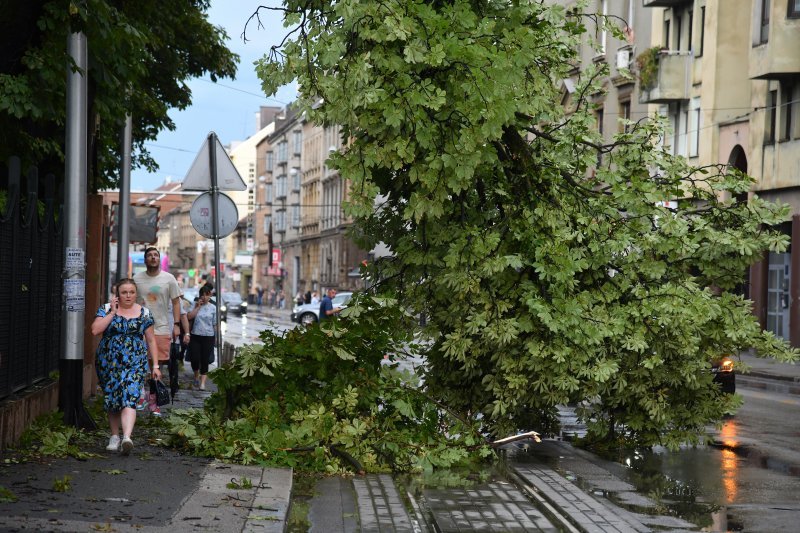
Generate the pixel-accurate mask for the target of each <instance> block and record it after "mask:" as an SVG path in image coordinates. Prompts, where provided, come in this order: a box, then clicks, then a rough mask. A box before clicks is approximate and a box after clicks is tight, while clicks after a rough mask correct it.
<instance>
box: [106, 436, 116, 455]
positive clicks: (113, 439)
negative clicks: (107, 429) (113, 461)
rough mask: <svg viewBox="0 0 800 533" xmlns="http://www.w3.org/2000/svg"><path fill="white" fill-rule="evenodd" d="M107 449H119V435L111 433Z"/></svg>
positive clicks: (111, 450)
mask: <svg viewBox="0 0 800 533" xmlns="http://www.w3.org/2000/svg"><path fill="white" fill-rule="evenodd" d="M106 450H108V451H110V452H115V451H117V450H119V435H111V438H110V439H108V446H106Z"/></svg>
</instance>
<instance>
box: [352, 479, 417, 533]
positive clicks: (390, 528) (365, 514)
mask: <svg viewBox="0 0 800 533" xmlns="http://www.w3.org/2000/svg"><path fill="white" fill-rule="evenodd" d="M353 488H354V489H355V492H356V501H357V502H358V516H359V519H360V521H361V531H362V532H363V533H392V532H397V533H411V532H413V531H414V528H413V527H412V524H411V518H410V517H409V515H408V511H406V508H405V505H403V502H402V501H401V500H400V493H399V492H398V491H397V487H396V486H395V484H394V481H393V480H392V477H391V476H390V475H388V474H369V475H367V476H364V477H363V478H359V479H354V480H353Z"/></svg>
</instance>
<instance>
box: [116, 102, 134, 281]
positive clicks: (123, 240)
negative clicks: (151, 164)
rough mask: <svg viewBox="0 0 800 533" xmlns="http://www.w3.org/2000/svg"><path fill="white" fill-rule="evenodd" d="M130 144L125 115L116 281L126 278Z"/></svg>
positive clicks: (130, 126)
mask: <svg viewBox="0 0 800 533" xmlns="http://www.w3.org/2000/svg"><path fill="white" fill-rule="evenodd" d="M132 144H133V118H132V117H131V116H130V115H126V116H125V128H124V129H123V130H122V168H120V182H119V206H118V209H117V280H120V279H122V278H126V277H128V245H129V244H130V210H131V208H130V205H131V145H132Z"/></svg>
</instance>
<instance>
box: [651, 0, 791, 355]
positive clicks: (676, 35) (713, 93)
mask: <svg viewBox="0 0 800 533" xmlns="http://www.w3.org/2000/svg"><path fill="white" fill-rule="evenodd" d="M643 5H644V6H645V7H647V8H652V13H653V15H652V25H653V35H652V41H651V44H652V46H653V48H652V49H651V50H650V51H651V52H652V53H653V55H652V57H653V58H654V59H655V63H656V65H655V66H656V73H655V76H654V79H653V80H651V83H650V84H649V85H646V84H643V85H645V86H644V87H642V90H641V91H640V94H641V98H642V100H643V101H645V102H647V103H650V104H656V105H658V110H659V112H660V113H661V114H664V115H666V116H668V117H669V120H670V124H671V126H672V135H671V137H670V138H669V139H667V141H666V144H667V146H669V147H670V149H671V150H672V151H673V152H674V153H676V154H679V155H683V156H685V157H687V158H688V159H689V161H690V163H692V164H694V165H707V164H717V163H723V164H727V165H729V166H730V167H733V168H737V169H739V170H741V171H743V172H746V173H748V174H749V175H751V176H752V177H753V178H755V180H756V183H755V185H754V187H753V189H752V192H751V194H755V195H758V196H759V197H761V198H764V199H767V200H771V201H778V202H782V203H785V204H788V205H789V206H790V207H791V219H790V220H789V221H787V222H786V223H784V224H783V225H782V226H781V227H780V228H778V229H780V231H783V232H784V233H786V234H787V235H788V236H789V237H790V238H791V239H792V241H794V240H795V239H796V238H800V218H798V217H800V118H799V117H798V115H800V107H798V106H800V104H799V103H798V102H800V0H643ZM743 199H744V198H741V200H743ZM799 242H800V241H799ZM745 278H746V283H745V284H744V287H743V292H744V295H745V296H747V297H749V298H750V299H751V300H753V303H754V309H753V312H754V314H755V315H756V316H757V317H758V319H759V321H760V323H761V325H762V327H763V328H765V329H768V330H770V331H772V332H773V333H775V334H776V335H777V336H779V337H783V338H785V339H787V340H789V341H790V342H791V343H792V345H794V346H800V254H795V255H794V256H792V250H791V248H790V249H789V250H787V251H786V252H785V253H770V254H768V256H767V257H765V258H764V259H763V260H762V261H759V262H758V263H756V264H755V265H754V266H753V267H752V268H751V269H750V272H749V276H745Z"/></svg>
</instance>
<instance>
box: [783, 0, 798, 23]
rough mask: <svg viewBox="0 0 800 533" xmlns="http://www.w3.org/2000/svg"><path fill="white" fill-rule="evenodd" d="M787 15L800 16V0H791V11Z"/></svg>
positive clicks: (791, 16)
mask: <svg viewBox="0 0 800 533" xmlns="http://www.w3.org/2000/svg"><path fill="white" fill-rule="evenodd" d="M786 16H787V17H789V18H790V19H796V18H800V0H789V12H788V13H787V14H786Z"/></svg>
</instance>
